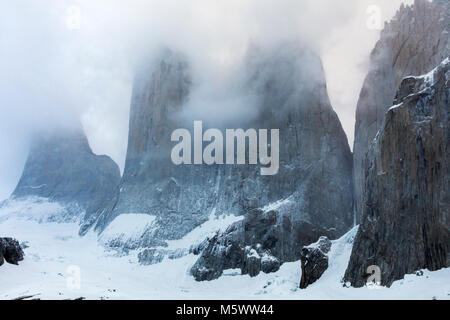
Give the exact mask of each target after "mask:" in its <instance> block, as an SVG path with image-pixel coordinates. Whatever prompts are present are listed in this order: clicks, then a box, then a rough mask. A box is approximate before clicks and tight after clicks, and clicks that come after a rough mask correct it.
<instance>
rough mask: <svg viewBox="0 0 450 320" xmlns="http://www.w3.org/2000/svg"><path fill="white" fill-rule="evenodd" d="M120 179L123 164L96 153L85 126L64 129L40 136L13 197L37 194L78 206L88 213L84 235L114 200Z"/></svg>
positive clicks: (83, 227)
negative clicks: (90, 144)
mask: <svg viewBox="0 0 450 320" xmlns="http://www.w3.org/2000/svg"><path fill="white" fill-rule="evenodd" d="M119 181H120V171H119V167H118V166H117V165H116V164H115V162H114V161H113V160H111V158H109V157H108V156H98V155H95V154H94V153H93V152H92V150H91V148H90V147H89V143H88V140H87V138H86V136H85V134H84V132H83V130H82V129H81V127H76V128H70V129H69V128H60V129H55V130H51V131H50V130H49V131H45V132H41V133H40V134H38V135H37V136H36V138H35V139H34V141H33V142H32V145H31V149H30V152H29V155H28V158H27V161H26V164H25V167H24V169H23V173H22V176H21V178H20V181H19V183H18V185H17V187H16V189H15V190H14V192H13V194H12V198H16V199H18V198H23V197H30V196H36V197H42V198H48V199H49V200H51V201H56V202H60V203H62V204H65V205H68V206H75V207H77V208H78V209H79V211H80V212H81V213H84V216H83V217H82V226H81V229H80V233H81V234H84V233H85V232H86V231H87V230H88V228H89V227H90V226H91V225H92V224H93V223H94V222H95V221H96V219H97V217H98V215H99V214H100V213H101V211H102V210H103V208H104V207H105V206H106V205H107V204H108V203H109V202H110V201H112V198H113V196H114V194H115V192H116V188H117V185H118V183H119ZM76 211H77V210H74V212H76Z"/></svg>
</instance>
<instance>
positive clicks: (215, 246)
mask: <svg viewBox="0 0 450 320" xmlns="http://www.w3.org/2000/svg"><path fill="white" fill-rule="evenodd" d="M245 72H246V74H247V76H248V77H247V83H246V86H245V88H248V89H247V90H248V91H249V92H253V93H254V94H255V96H256V101H257V107H258V112H259V116H258V117H257V119H256V120H255V121H253V122H252V123H250V124H249V126H250V127H253V128H279V129H280V170H279V172H278V174H277V175H275V176H265V177H261V176H259V175H258V174H257V171H256V170H255V169H252V168H246V167H242V166H236V167H234V168H232V170H233V173H234V175H233V177H229V178H228V179H229V180H230V181H231V185H232V186H233V188H234V190H233V191H234V192H235V193H236V194H238V195H239V194H241V196H240V198H238V199H241V200H247V201H245V202H244V201H240V202H241V203H242V202H243V203H245V206H244V207H243V209H244V210H243V211H244V213H245V216H244V219H243V220H241V221H239V222H236V223H234V224H233V225H231V226H230V227H229V228H228V229H227V230H226V231H225V232H223V233H219V234H217V235H216V236H215V237H213V238H212V239H210V240H209V242H208V244H207V246H206V249H204V250H203V251H202V253H201V254H200V257H199V259H198V261H197V262H196V264H195V265H194V266H193V268H192V270H191V272H192V274H193V275H194V277H195V278H196V279H197V280H211V279H214V278H217V277H219V276H220V275H221V274H222V271H223V270H225V269H229V268H239V269H241V272H242V273H244V274H247V273H248V274H250V275H251V276H253V275H256V274H258V273H259V271H261V270H262V269H263V261H270V263H267V262H266V263H265V264H264V265H266V266H267V267H264V270H262V271H267V272H271V271H276V270H277V269H278V266H279V265H280V264H281V263H283V262H286V261H296V260H298V259H299V258H300V253H301V248H302V246H304V245H306V244H309V243H312V242H315V241H317V239H318V238H319V237H320V236H322V235H326V236H328V237H330V238H336V237H338V236H340V235H342V234H344V233H345V232H346V231H348V229H349V228H350V227H351V225H352V184H351V170H352V168H351V167H352V166H351V161H352V159H351V153H350V150H349V147H348V143H347V140H346V137H345V134H344V132H343V130H342V127H341V124H340V122H339V120H338V118H337V116H336V114H335V112H334V111H333V109H332V108H331V105H330V102H329V99H328V95H327V89H326V84H325V77H324V73H323V69H322V64H321V61H320V58H319V57H318V56H317V55H315V54H314V53H312V52H310V51H308V50H305V49H304V48H302V47H301V46H299V45H297V44H292V43H288V44H286V43H285V44H283V45H280V46H277V47H273V48H264V49H261V48H256V47H255V48H251V49H250V50H249V53H248V58H247V69H246V70H245ZM248 200H252V201H253V202H250V201H248ZM260 261H261V262H260ZM272 262H274V263H272Z"/></svg>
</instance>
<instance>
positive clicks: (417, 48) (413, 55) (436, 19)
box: [353, 0, 450, 224]
mask: <svg viewBox="0 0 450 320" xmlns="http://www.w3.org/2000/svg"><path fill="white" fill-rule="evenodd" d="M449 37H450V2H449V1H447V0H443V1H442V0H434V1H427V0H415V1H414V5H413V6H404V5H402V6H401V8H400V10H399V11H398V12H397V14H396V15H395V17H394V18H393V19H392V21H391V22H389V23H387V24H386V26H385V28H384V30H383V31H382V32H381V36H380V40H379V41H378V43H377V44H376V46H375V48H374V49H373V51H372V53H371V58H370V67H369V70H370V71H369V73H368V75H367V77H366V79H365V81H364V84H363V87H362V89H361V93H360V97H359V101H358V105H357V110H356V124H355V141H354V148H353V157H354V185H355V209H356V212H357V217H358V219H357V220H358V224H359V223H360V222H361V217H362V213H363V211H364V207H363V206H364V204H363V194H364V192H365V190H364V188H365V177H366V172H365V168H366V163H365V159H366V154H367V152H368V150H369V147H370V145H371V143H372V141H373V139H374V138H375V135H376V134H377V132H378V131H379V129H380V128H381V125H382V122H383V119H384V115H385V112H386V111H387V109H388V108H389V107H390V106H391V105H392V102H393V100H394V97H395V94H396V92H397V89H398V88H399V85H400V83H401V82H402V80H403V78H405V77H407V76H411V75H421V74H424V73H426V72H428V71H430V70H431V69H433V68H434V67H436V66H437V65H438V64H439V63H440V62H441V61H442V60H444V59H445V57H448V56H449V55H450V40H449Z"/></svg>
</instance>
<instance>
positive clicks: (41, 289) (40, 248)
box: [0, 199, 450, 300]
mask: <svg viewBox="0 0 450 320" xmlns="http://www.w3.org/2000/svg"><path fill="white" fill-rule="evenodd" d="M64 212H65V211H64V208H62V207H61V206H59V205H58V204H55V203H49V202H46V201H45V200H43V199H30V200H28V201H16V202H14V201H13V202H8V203H7V204H6V205H5V204H4V205H3V207H2V208H0V236H1V237H14V238H17V239H18V240H19V241H20V242H21V243H24V244H26V245H27V246H28V247H27V248H25V249H24V251H25V260H24V261H22V262H21V263H20V265H19V266H15V265H10V264H6V263H5V264H4V265H3V266H1V267H0V299H13V298H17V297H20V296H28V295H35V297H36V298H40V299H74V298H79V297H85V298H87V299H428V300H429V299H450V268H448V269H443V270H440V271H436V272H430V271H427V270H424V271H423V275H421V276H417V275H408V276H406V277H405V279H403V280H400V281H396V282H395V283H394V284H393V285H392V287H391V288H389V289H388V288H368V287H365V288H359V289H355V288H346V287H344V286H343V284H342V283H341V278H342V276H343V274H344V272H345V269H346V266H347V263H348V260H349V258H350V253H351V248H352V241H353V238H354V236H355V234H356V231H357V228H354V229H353V230H351V231H350V232H348V233H347V234H346V235H345V236H343V237H342V238H341V239H338V240H335V241H333V245H332V248H331V251H330V253H329V263H330V265H329V268H328V270H327V271H326V272H325V273H324V275H323V276H322V278H321V279H319V280H318V281H317V282H316V283H314V284H313V285H311V286H310V287H309V288H308V289H306V290H300V289H299V288H298V285H299V282H300V276H301V274H300V273H301V271H300V262H293V263H286V264H284V265H283V266H282V267H281V269H280V270H279V271H278V272H276V273H272V274H260V275H259V276H257V277H255V278H251V277H249V276H248V275H241V274H240V270H228V271H226V272H225V273H224V275H223V276H222V277H221V278H220V279H218V280H214V281H209V282H196V281H195V280H194V278H193V277H192V276H190V275H189V269H190V268H191V266H192V265H193V264H194V262H195V261H196V259H197V256H194V255H191V254H189V255H185V256H183V257H182V258H179V259H174V260H171V259H168V258H165V259H164V260H163V261H162V262H161V263H159V264H155V265H151V266H142V265H140V264H138V262H137V261H138V260H137V253H138V252H134V251H132V252H130V254H129V255H118V254H117V253H116V252H115V251H113V250H111V249H107V248H105V247H104V246H103V245H102V242H101V241H99V237H98V235H97V234H95V233H93V232H90V233H88V234H87V235H86V236H84V237H80V236H78V229H79V225H78V223H76V222H56V221H57V219H56V220H55V219H49V217H54V214H56V213H64ZM127 216H128V217H127ZM119 217H120V218H119ZM119 217H118V218H119V220H117V221H115V222H113V223H112V224H111V225H110V228H109V230H108V229H107V230H108V233H107V234H105V235H104V236H108V237H110V236H112V235H119V236H122V237H123V236H125V234H126V233H127V232H130V233H131V236H132V237H136V236H138V235H139V232H141V230H143V229H144V228H145V227H146V226H148V225H151V223H152V219H153V217H151V216H142V215H139V214H134V215H133V214H131V215H123V216H119ZM238 219H239V218H238V217H233V216H224V217H219V218H217V217H215V216H214V215H213V214H211V217H210V220H209V221H207V222H206V223H205V224H204V225H202V226H200V227H198V228H196V229H195V230H193V231H192V232H191V233H190V234H188V235H186V237H185V238H183V239H180V240H177V241H172V242H170V243H169V248H185V249H188V248H189V246H190V245H192V244H193V243H198V242H200V241H202V240H203V239H205V237H206V236H208V235H209V234H211V233H214V232H215V231H217V230H219V229H224V228H226V227H227V226H228V225H229V224H231V223H233V222H234V221H236V220H238Z"/></svg>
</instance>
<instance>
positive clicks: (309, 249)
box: [300, 237, 331, 289]
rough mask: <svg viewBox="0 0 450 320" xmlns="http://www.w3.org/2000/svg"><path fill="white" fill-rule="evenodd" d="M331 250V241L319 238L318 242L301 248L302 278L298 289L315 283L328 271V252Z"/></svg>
mask: <svg viewBox="0 0 450 320" xmlns="http://www.w3.org/2000/svg"><path fill="white" fill-rule="evenodd" d="M330 249H331V241H330V240H328V238H327V237H320V239H319V241H318V242H316V243H314V244H311V245H309V246H306V247H303V249H302V253H301V257H300V260H301V264H302V277H301V279H300V289H306V288H307V287H308V286H309V285H310V284H312V283H314V282H316V281H317V280H318V279H319V278H320V277H321V276H322V274H323V273H324V272H325V271H326V270H327V269H328V256H327V254H328V252H329V251H330Z"/></svg>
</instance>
